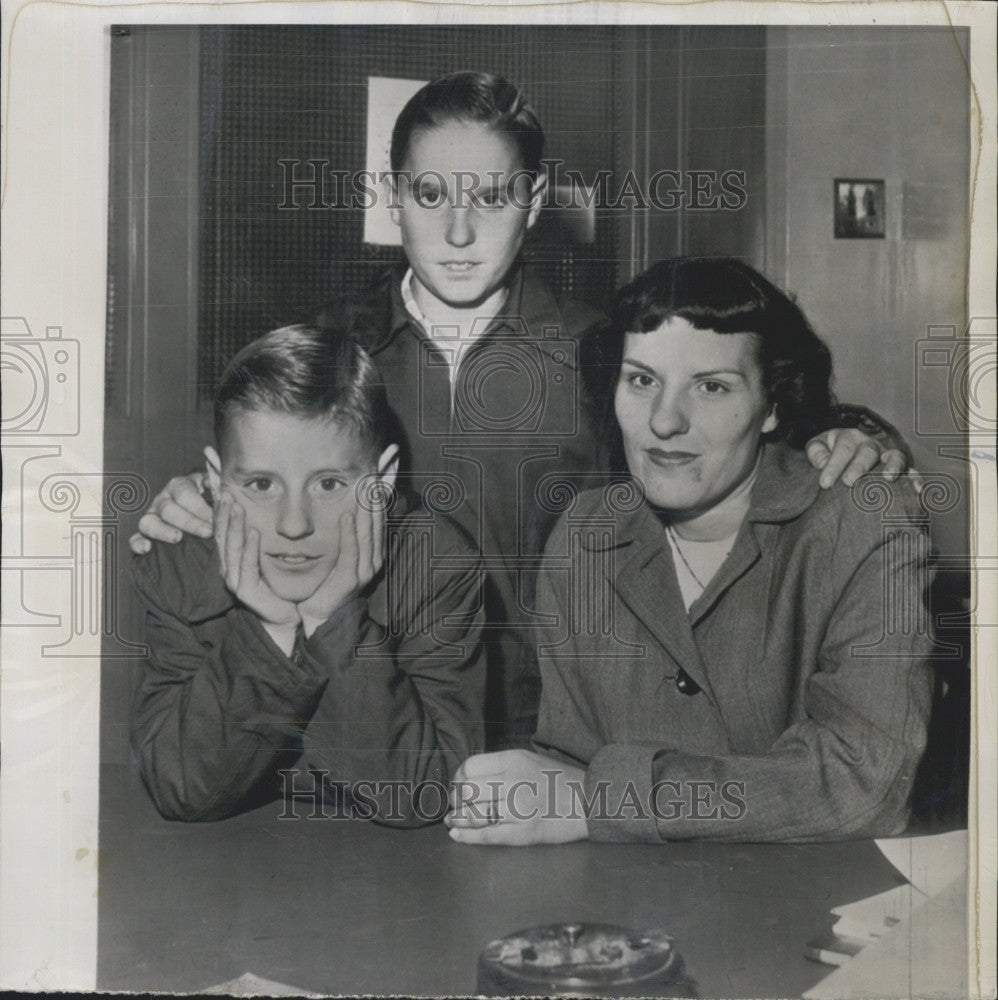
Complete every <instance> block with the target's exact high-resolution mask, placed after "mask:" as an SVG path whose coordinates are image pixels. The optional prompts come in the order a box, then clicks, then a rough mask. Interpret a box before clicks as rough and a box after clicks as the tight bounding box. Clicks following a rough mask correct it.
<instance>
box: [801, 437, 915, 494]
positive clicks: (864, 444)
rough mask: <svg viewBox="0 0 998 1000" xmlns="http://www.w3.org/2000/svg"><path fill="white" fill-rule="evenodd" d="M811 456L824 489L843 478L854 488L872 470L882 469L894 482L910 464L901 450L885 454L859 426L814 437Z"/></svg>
mask: <svg viewBox="0 0 998 1000" xmlns="http://www.w3.org/2000/svg"><path fill="white" fill-rule="evenodd" d="M807 457H808V458H809V459H810V460H811V464H812V465H813V466H814V467H815V468H816V469H821V478H820V479H819V480H818V482H819V485H820V486H821V488H822V489H823V490H827V489H828V488H829V487H830V486H833V485H834V484H835V483H837V482H838V481H839V480H840V479H841V480H842V483H843V485H844V486H852V485H853V484H854V483H855V482H856V480H857V479H859V477H860V476H862V475H865V474H866V473H867V472H870V471H871V470H872V469H878V471H879V472H881V473H882V474H883V475H884V476H885V477H886V479H887V481H888V482H892V481H893V480H895V479H897V477H898V476H900V475H901V473H902V472H904V471H905V469H906V468H907V465H908V463H907V461H906V459H905V456H904V452H902V451H899V450H898V449H897V448H888V449H886V450H885V451H884V452H881V450H880V445H879V444H878V443H877V441H876V440H875V439H874V438H872V437H870V436H869V435H868V434H864V433H863V431H861V430H859V429H857V428H855V427H833V428H832V429H831V430H827V431H824V432H822V433H821V434H819V435H818V436H817V437H814V438H811V440H810V441H808V443H807Z"/></svg>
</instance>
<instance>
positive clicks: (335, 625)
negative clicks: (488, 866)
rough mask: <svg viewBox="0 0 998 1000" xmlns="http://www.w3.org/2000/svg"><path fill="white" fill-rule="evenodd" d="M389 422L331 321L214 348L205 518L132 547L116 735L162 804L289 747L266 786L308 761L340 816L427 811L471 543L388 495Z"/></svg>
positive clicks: (197, 795)
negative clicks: (133, 645)
mask: <svg viewBox="0 0 998 1000" xmlns="http://www.w3.org/2000/svg"><path fill="white" fill-rule="evenodd" d="M391 425H392V417H391V411H390V410H389V408H388V403H387V399H386V396H385V391H384V387H383V385H382V383H381V380H380V376H379V375H378V374H377V370H376V368H375V366H374V364H373V362H372V361H371V359H370V358H369V357H368V356H367V354H366V353H365V352H364V350H363V349H362V348H361V347H360V346H359V345H358V344H357V343H356V342H355V341H354V340H352V339H351V338H348V337H344V336H341V335H339V334H336V333H333V332H331V331H322V330H318V329H315V328H311V327H305V326H292V327H284V328H282V329H279V330H275V331H273V332H271V333H268V334H267V335H266V336H264V337H261V338H260V339H259V340H256V341H254V342H253V343H251V344H250V345H249V346H247V347H246V348H244V349H243V350H242V351H241V352H240V353H239V354H238V355H236V357H235V358H234V359H233V361H232V362H231V363H230V364H229V366H228V368H227V369H226V371H225V373H224V375H223V376H222V379H221V382H220V384H219V386H218V389H217V392H216V397H215V442H216V448H217V450H216V448H211V447H208V448H206V449H205V455H206V457H207V483H208V486H209V489H210V493H211V498H212V504H213V510H214V538H213V539H211V540H208V539H202V538H197V537H195V536H192V535H187V536H185V537H184V539H183V541H182V543H180V544H178V545H159V544H158V545H155V546H154V547H153V548H152V551H151V552H150V553H149V554H148V555H145V556H140V557H137V558H136V561H135V571H134V578H135V583H136V586H137V587H138V590H139V591H140V593H141V595H142V597H143V598H144V601H145V603H146V606H147V612H146V642H147V645H148V646H149V651H150V652H149V658H148V663H147V665H146V668H145V670H144V673H143V676H142V680H141V683H140V684H139V688H138V691H137V694H136V701H135V711H134V719H133V743H134V746H135V749H136V751H137V752H138V754H139V757H140V761H141V770H142V775H143V778H144V779H145V782H146V785H147V786H148V788H149V791H150V793H151V795H152V797H153V799H154V801H155V803H156V806H157V807H158V809H159V811H160V812H161V813H162V814H163V815H164V816H165V817H168V818H173V819H184V820H208V819H220V818H222V817H225V816H229V815H231V814H233V813H235V812H238V811H240V810H242V809H245V808H247V807H248V806H250V805H253V804H256V803H258V802H260V801H262V800H263V799H265V798H268V797H273V796H274V795H276V794H278V792H279V791H280V790H281V785H282V781H281V780H280V778H281V776H279V775H278V773H277V772H278V771H279V770H281V769H284V768H291V767H292V766H293V770H292V771H291V773H290V774H289V773H287V772H285V774H284V775H283V778H284V779H285V781H284V786H285V791H295V792H299V793H300V792H302V791H308V790H311V789H312V788H314V787H315V786H314V782H315V781H318V780H321V779H322V778H325V779H326V781H327V784H330V785H332V786H333V787H335V788H337V789H338V794H339V795H340V796H341V798H342V801H347V802H352V809H353V814H354V815H364V816H371V817H372V818H374V819H376V820H379V821H384V822H392V823H397V824H401V825H414V824H416V823H418V822H420V821H421V820H425V819H429V818H433V817H432V812H433V810H434V809H436V810H438V811H441V805H440V793H439V792H437V793H436V797H434V795H433V794H427V795H425V796H421V793H420V788H422V789H423V790H425V788H426V785H427V784H428V783H429V784H433V783H437V784H438V787H439V785H440V784H442V783H444V782H447V781H448V780H449V779H450V778H451V776H452V775H453V772H454V771H455V769H456V768H457V766H458V765H459V764H460V763H461V761H463V760H464V759H465V758H466V757H467V756H468V755H469V754H471V753H474V752H476V751H479V750H481V749H482V747H483V739H484V735H483V724H482V698H483V688H484V660H483V658H482V655H481V654H482V649H481V627H482V617H483V613H482V608H481V601H480V581H481V566H480V561H479V557H478V556H477V555H476V553H475V550H474V549H473V547H472V545H471V543H470V541H468V540H467V539H466V537H465V536H464V535H463V534H462V533H461V531H460V529H458V528H457V527H456V526H455V525H454V524H453V523H452V522H449V521H447V520H446V519H444V518H443V517H442V516H440V515H439V514H432V513H430V512H428V511H426V510H424V509H421V508H417V507H415V506H414V505H412V504H408V503H407V502H405V501H404V500H403V498H401V497H399V496H394V494H393V485H394V479H395V473H396V467H397V464H398V446H397V444H395V443H394V442H393V441H391V440H390V439H389V434H390V428H391ZM387 495H392V496H393V497H394V506H393V509H392V510H391V512H390V514H389V515H388V516H387V524H386V515H385V513H384V512H383V510H384V508H385V507H386V506H387V504H386V503H385V502H384V501H385V498H386V496H387ZM379 500H380V501H381V502H377V501H379ZM441 560H446V563H447V567H446V568H445V569H442V568H441V565H440V563H441ZM296 759H297V763H296ZM309 769H312V770H313V771H315V772H318V774H309ZM288 779H290V780H288ZM358 790H360V791H358ZM320 791H321V789H320ZM422 798H425V802H422V803H421V799H422ZM330 801H331V800H330ZM342 801H341V802H340V803H337V808H338V809H339V808H340V807H341V805H342ZM358 807H361V808H358ZM320 808H321V806H320ZM308 811H309V812H311V811H312V804H311V803H310V804H309V805H308Z"/></svg>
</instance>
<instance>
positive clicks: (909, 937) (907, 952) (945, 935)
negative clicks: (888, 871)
mask: <svg viewBox="0 0 998 1000" xmlns="http://www.w3.org/2000/svg"><path fill="white" fill-rule="evenodd" d="M903 888H909V887H908V886H904V887H903ZM912 896H913V899H914V898H916V894H915V893H914V892H913V893H912ZM870 997H933V998H934V1000H966V997H967V879H966V876H965V875H958V876H957V877H956V878H955V879H953V881H952V882H950V883H949V885H947V886H945V887H943V889H942V890H941V891H939V892H937V893H936V894H935V895H933V896H931V897H928V896H925V897H922V898H921V900H920V901H919V902H918V903H917V905H914V906H913V907H912V909H911V912H910V913H907V914H905V916H904V917H903V918H902V919H901V922H900V923H899V924H897V926H895V927H892V928H891V929H890V930H888V931H887V932H886V933H885V934H884V935H883V936H882V937H880V938H877V939H876V940H875V941H872V942H871V943H870V944H869V945H867V946H866V947H865V948H864V949H863V950H862V951H861V952H860V953H859V954H858V955H856V957H855V958H851V959H850V960H849V961H848V962H846V963H845V964H844V965H842V966H841V967H839V968H838V969H836V970H835V971H834V972H832V973H831V974H830V975H828V976H826V977H825V978H824V979H822V981H821V982H820V983H818V984H817V985H816V986H814V987H812V988H811V989H810V990H808V991H807V992H806V993H805V994H804V1000H869V998H870Z"/></svg>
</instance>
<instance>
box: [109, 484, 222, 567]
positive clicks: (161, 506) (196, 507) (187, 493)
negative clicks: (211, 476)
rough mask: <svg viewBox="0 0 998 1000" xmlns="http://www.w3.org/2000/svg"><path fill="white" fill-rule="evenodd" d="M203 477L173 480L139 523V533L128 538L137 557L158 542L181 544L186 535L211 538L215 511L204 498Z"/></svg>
mask: <svg viewBox="0 0 998 1000" xmlns="http://www.w3.org/2000/svg"><path fill="white" fill-rule="evenodd" d="M203 488H204V477H203V475H202V473H200V472H192V473H191V474H190V475H189V476H178V477H176V478H175V479H171V480H170V481H169V482H168V483H167V484H166V486H165V487H164V488H163V489H162V490H161V491H160V492H159V493H158V494H156V497H155V498H154V499H153V502H152V503H151V504H150V505H149V509H148V510H147V511H146V512H145V513H144V514H143V515H142V517H141V518H140V520H139V530H138V531H137V532H135V534H134V535H132V537H131V538H129V539H128V545H129V547H130V548H131V550H132V551H133V552H134V553H135V554H136V555H138V556H141V555H145V554H146V553H147V552H148V551H149V550H150V549H151V548H152V541H150V539H153V540H155V541H157V542H169V543H171V544H173V543H174V542H179V541H180V539H181V538H182V537H183V536H184V534H185V533H186V534H188V535H198V536H200V537H201V538H211V535H212V511H211V507H209V506H208V504H207V503H205V501H204V497H202V496H201V490H202V489H203Z"/></svg>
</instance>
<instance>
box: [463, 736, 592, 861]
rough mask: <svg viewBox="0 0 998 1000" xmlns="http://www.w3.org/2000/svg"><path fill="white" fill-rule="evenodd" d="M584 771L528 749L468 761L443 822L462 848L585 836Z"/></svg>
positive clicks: (480, 756) (507, 751)
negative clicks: (472, 845) (469, 845)
mask: <svg viewBox="0 0 998 1000" xmlns="http://www.w3.org/2000/svg"><path fill="white" fill-rule="evenodd" d="M585 776H586V772H585V770H584V769H583V768H581V767H576V766H574V765H571V764H564V763H562V762H561V761H558V760H554V759H553V758H550V757H545V756H544V755H543V754H539V753H534V752H533V751H531V750H503V751H500V752H499V753H489V754H477V755H475V756H474V757H469V758H468V759H467V760H466V761H465V762H464V763H463V764H462V765H461V766H460V767H459V768H458V770H457V772H456V773H455V775H454V781H453V783H452V787H451V793H450V811H449V812H448V813H447V815H446V816H445V817H444V823H445V824H446V825H447V826H448V827H449V828H450V835H451V839H453V840H456V841H458V842H459V843H462V844H507V845H510V846H521V847H524V846H527V845H530V844H563V843H566V842H568V841H571V840H585V839H586V838H587V837H588V836H589V832H588V829H587V827H586V819H585V813H584V810H583V803H584V801H585Z"/></svg>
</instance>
